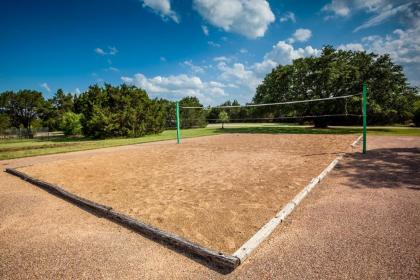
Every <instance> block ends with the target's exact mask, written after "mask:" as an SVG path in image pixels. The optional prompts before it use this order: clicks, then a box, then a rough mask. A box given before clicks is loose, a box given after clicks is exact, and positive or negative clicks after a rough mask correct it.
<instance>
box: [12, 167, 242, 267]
mask: <svg viewBox="0 0 420 280" xmlns="http://www.w3.org/2000/svg"><path fill="white" fill-rule="evenodd" d="M5 171H6V172H7V173H9V174H12V175H14V176H17V177H19V178H21V179H23V180H25V181H27V182H29V183H31V184H33V185H35V186H38V187H40V188H42V189H44V190H46V191H48V192H51V193H53V194H55V195H56V196H58V197H60V198H63V199H65V200H67V201H70V202H72V203H74V204H76V205H79V206H81V207H84V208H87V209H89V210H93V211H95V212H97V213H99V214H102V215H103V216H104V217H106V218H108V219H109V220H112V221H115V222H117V223H120V224H122V225H124V226H126V227H128V228H130V229H132V230H134V231H136V232H138V233H141V234H142V235H145V236H147V237H149V238H151V239H153V240H157V241H159V242H162V243H165V244H168V245H170V246H173V247H174V248H176V249H178V250H181V251H183V252H186V253H190V254H192V255H194V256H196V257H200V258H201V259H204V260H205V261H207V262H209V264H211V265H213V266H216V267H218V268H222V269H225V270H233V269H235V268H236V267H237V266H238V265H239V264H240V260H239V259H238V258H237V257H234V256H230V255H226V254H224V253H222V252H216V251H213V250H211V249H208V248H206V247H203V246H201V245H199V244H196V243H193V242H191V241H188V240H186V239H184V238H182V237H181V236H178V235H176V234H172V233H168V232H166V231H163V230H160V229H158V228H155V227H153V226H150V225H148V224H145V223H142V222H140V221H138V220H136V219H134V218H132V217H130V216H127V215H124V214H122V213H119V212H117V211H115V210H113V209H112V207H109V206H106V205H101V204H98V203H96V202H93V201H90V200H88V199H85V198H82V197H80V196H77V195H74V194H72V193H70V192H68V191H66V190H64V189H62V188H61V187H59V186H57V185H53V184H50V183H47V182H44V181H42V180H39V179H36V178H33V177H31V176H29V175H27V174H25V173H23V172H21V171H18V170H16V169H14V168H6V170H5Z"/></svg>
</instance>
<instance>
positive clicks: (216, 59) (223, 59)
mask: <svg viewBox="0 0 420 280" xmlns="http://www.w3.org/2000/svg"><path fill="white" fill-rule="evenodd" d="M213 60H214V61H218V62H219V61H229V60H230V59H229V58H227V57H226V56H216V57H215V58H213Z"/></svg>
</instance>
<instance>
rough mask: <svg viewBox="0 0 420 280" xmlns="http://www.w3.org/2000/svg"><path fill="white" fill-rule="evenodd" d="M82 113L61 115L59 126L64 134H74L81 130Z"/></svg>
mask: <svg viewBox="0 0 420 280" xmlns="http://www.w3.org/2000/svg"><path fill="white" fill-rule="evenodd" d="M81 119H82V115H81V114H76V113H73V112H67V113H64V114H63V116H62V117H61V123H60V128H61V129H62V130H63V132H64V135H66V136H68V135H76V134H80V133H81V132H82V124H81Z"/></svg>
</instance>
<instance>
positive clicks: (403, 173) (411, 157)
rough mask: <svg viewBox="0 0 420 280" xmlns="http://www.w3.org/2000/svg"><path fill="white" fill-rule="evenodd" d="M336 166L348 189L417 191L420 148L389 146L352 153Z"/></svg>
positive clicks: (419, 183)
mask: <svg viewBox="0 0 420 280" xmlns="http://www.w3.org/2000/svg"><path fill="white" fill-rule="evenodd" d="M346 157H347V159H349V160H345V161H343V162H341V163H339V164H338V165H337V170H340V173H341V174H343V175H344V176H345V177H347V178H349V184H348V185H349V186H350V187H352V188H403V187H406V188H410V189H415V190H420V148H390V149H374V150H368V152H367V154H365V155H363V154H360V153H355V154H351V155H347V156H346Z"/></svg>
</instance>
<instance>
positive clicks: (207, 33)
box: [201, 25, 209, 36]
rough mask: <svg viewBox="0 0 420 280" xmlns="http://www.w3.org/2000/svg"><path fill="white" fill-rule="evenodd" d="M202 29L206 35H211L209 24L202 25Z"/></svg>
mask: <svg viewBox="0 0 420 280" xmlns="http://www.w3.org/2000/svg"><path fill="white" fill-rule="evenodd" d="M201 29H202V30H203V33H204V35H206V36H209V28H208V27H207V26H205V25H202V26H201Z"/></svg>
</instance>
